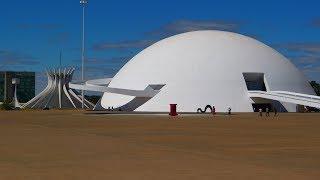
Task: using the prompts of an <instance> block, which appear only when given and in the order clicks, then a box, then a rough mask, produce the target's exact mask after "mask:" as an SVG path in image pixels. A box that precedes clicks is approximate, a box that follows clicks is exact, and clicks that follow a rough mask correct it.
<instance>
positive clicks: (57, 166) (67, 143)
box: [0, 111, 320, 180]
mask: <svg viewBox="0 0 320 180" xmlns="http://www.w3.org/2000/svg"><path fill="white" fill-rule="evenodd" d="M319 127H320V114H316V113H310V114H303V113H300V114H299V113H286V114H279V116H278V117H273V116H271V117H270V118H266V117H262V118H261V117H259V116H258V114H255V113H245V114H234V115H232V116H226V115H217V116H215V117H212V115H209V114H208V115H182V116H178V117H169V116H167V115H107V114H97V113H90V112H81V111H27V112H19V111H12V112H0V138H1V140H0V143H1V146H0V147H1V148H0V179H137V180H141V179H319V176H320V170H319V168H320V131H319Z"/></svg>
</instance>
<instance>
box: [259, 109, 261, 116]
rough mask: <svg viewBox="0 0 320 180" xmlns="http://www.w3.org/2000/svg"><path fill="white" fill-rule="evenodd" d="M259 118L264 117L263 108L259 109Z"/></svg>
mask: <svg viewBox="0 0 320 180" xmlns="http://www.w3.org/2000/svg"><path fill="white" fill-rule="evenodd" d="M259 116H260V117H262V108H259Z"/></svg>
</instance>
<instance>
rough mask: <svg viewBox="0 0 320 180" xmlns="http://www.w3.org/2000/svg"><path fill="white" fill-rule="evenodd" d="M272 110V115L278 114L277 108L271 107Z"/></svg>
mask: <svg viewBox="0 0 320 180" xmlns="http://www.w3.org/2000/svg"><path fill="white" fill-rule="evenodd" d="M273 112H274V117H276V116H277V115H278V110H277V108H274V109H273Z"/></svg>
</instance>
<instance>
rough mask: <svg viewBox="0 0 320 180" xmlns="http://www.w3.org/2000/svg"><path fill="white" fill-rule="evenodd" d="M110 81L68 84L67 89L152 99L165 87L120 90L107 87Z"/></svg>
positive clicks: (99, 80)
mask: <svg viewBox="0 0 320 180" xmlns="http://www.w3.org/2000/svg"><path fill="white" fill-rule="evenodd" d="M111 80H112V79H97V80H90V81H87V82H85V83H81V82H80V83H70V84H69V87H70V88H71V89H76V90H85V91H93V92H103V93H105V92H108V93H113V94H121V95H127V96H134V97H144V98H146V97H149V98H152V97H154V96H155V95H156V94H158V93H159V92H160V89H161V88H162V87H163V86H165V85H162V84H161V85H160V84H159V85H148V86H147V87H146V88H145V89H144V90H133V89H121V88H112V87H108V85H109V83H110V81H111Z"/></svg>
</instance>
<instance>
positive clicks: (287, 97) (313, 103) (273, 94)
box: [248, 91, 320, 109]
mask: <svg viewBox="0 0 320 180" xmlns="http://www.w3.org/2000/svg"><path fill="white" fill-rule="evenodd" d="M248 95H249V97H250V98H264V99H270V100H276V101H280V102H287V103H293V104H299V105H303V106H309V107H314V108H318V109H320V97H319V96H313V95H309V94H301V93H295V92H288V91H268V92H265V91H248Z"/></svg>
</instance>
